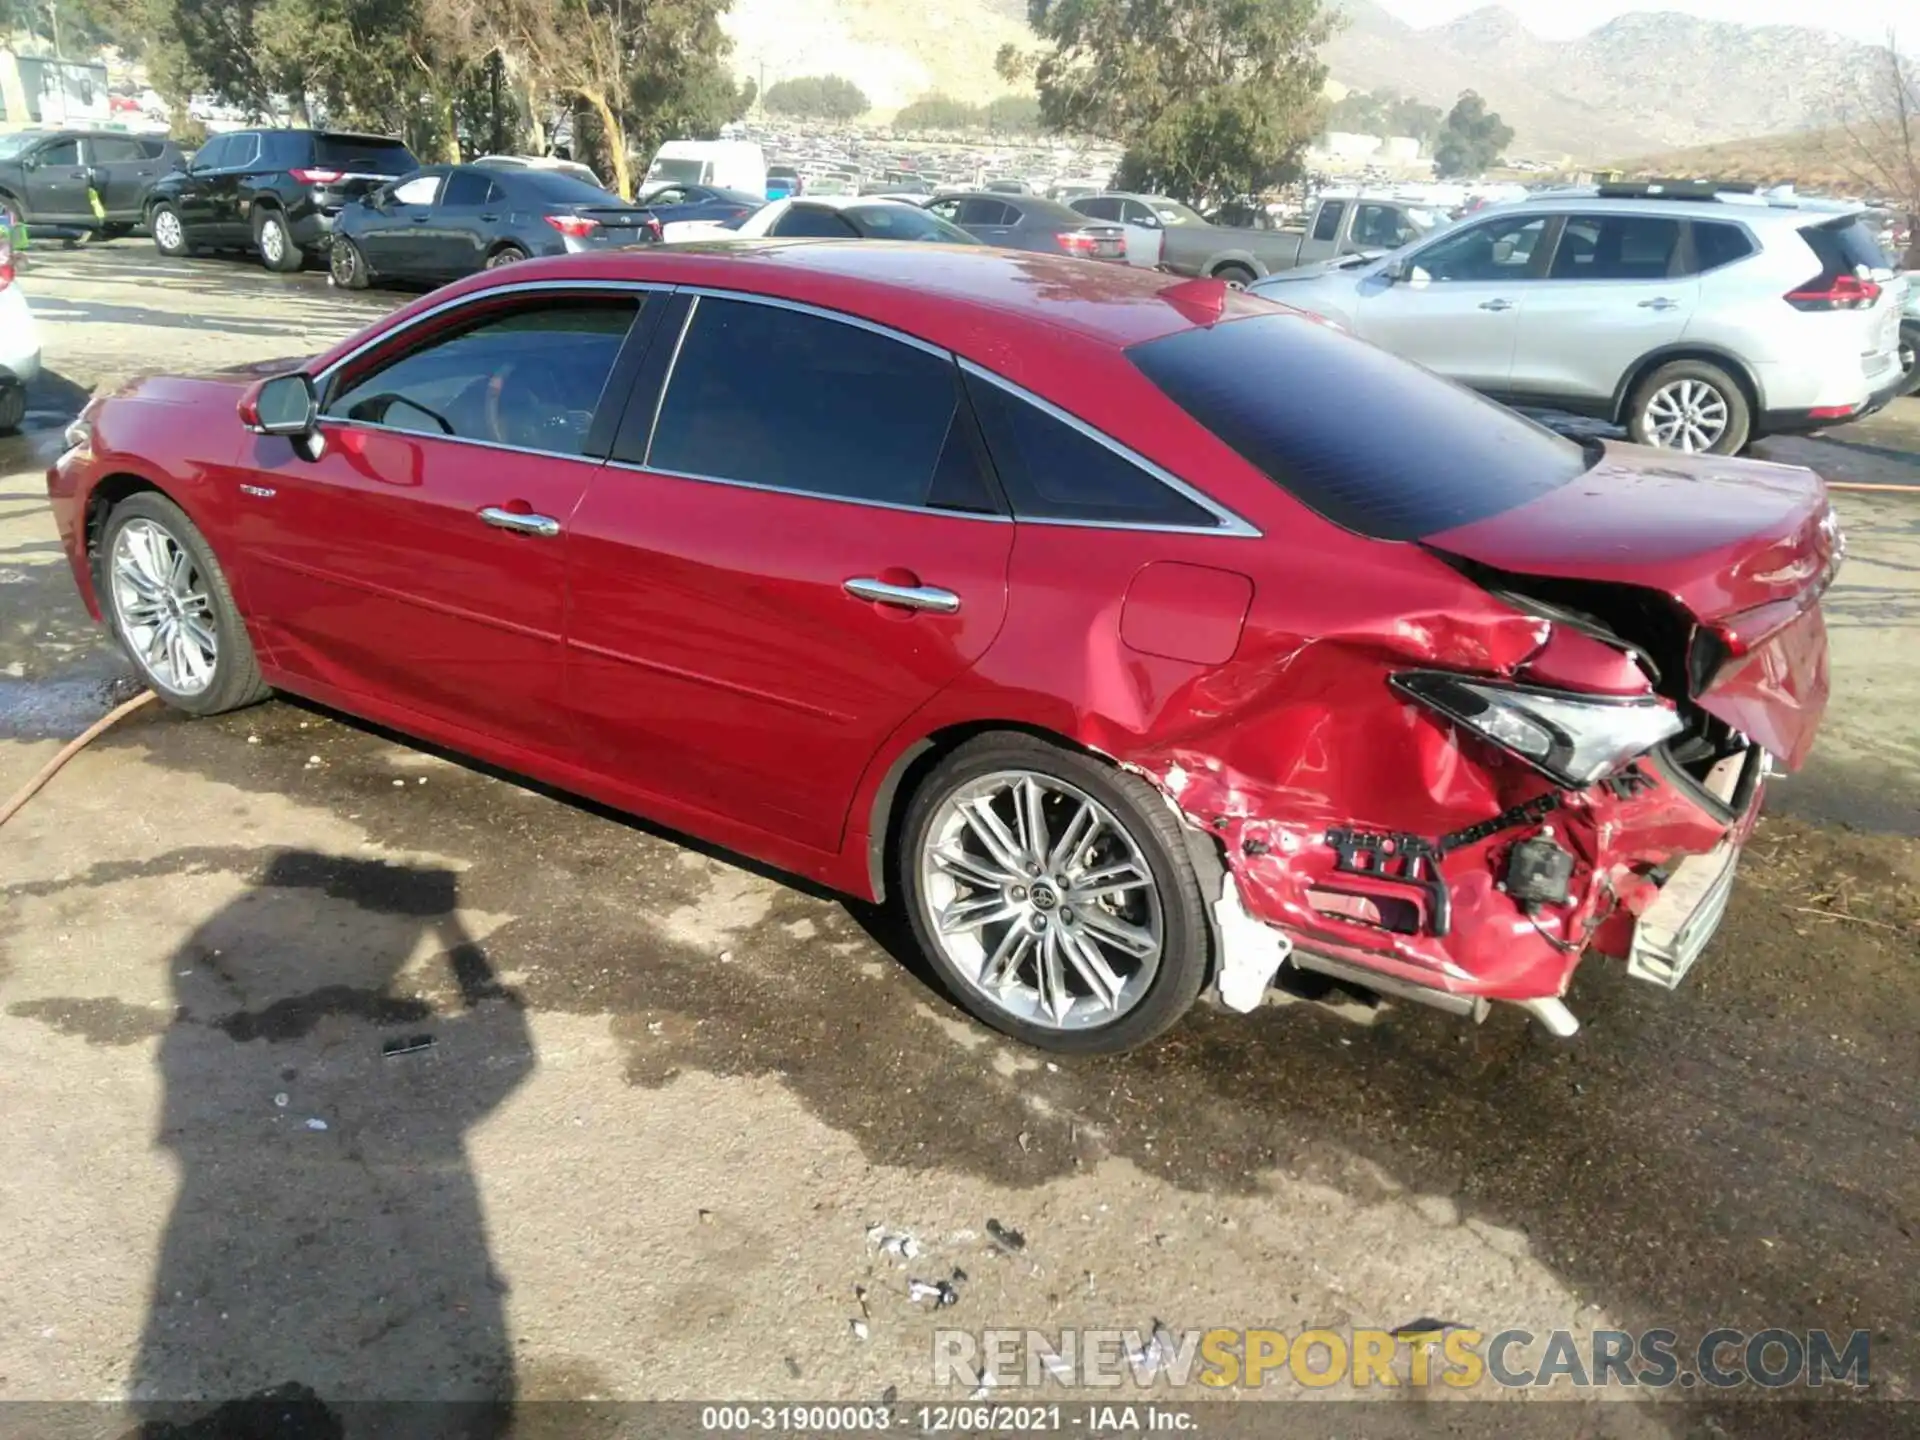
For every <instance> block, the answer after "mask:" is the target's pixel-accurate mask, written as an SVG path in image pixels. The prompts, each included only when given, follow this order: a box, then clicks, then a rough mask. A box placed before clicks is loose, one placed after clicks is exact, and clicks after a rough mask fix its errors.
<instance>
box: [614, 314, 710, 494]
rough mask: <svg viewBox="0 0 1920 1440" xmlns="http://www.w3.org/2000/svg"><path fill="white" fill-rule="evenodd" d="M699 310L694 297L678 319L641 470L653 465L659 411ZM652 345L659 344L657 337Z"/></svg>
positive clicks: (648, 432)
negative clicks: (677, 326)
mask: <svg viewBox="0 0 1920 1440" xmlns="http://www.w3.org/2000/svg"><path fill="white" fill-rule="evenodd" d="M699 310H700V297H699V296H698V295H695V296H693V297H692V298H691V299H689V300H688V302H687V313H686V314H684V315H682V316H681V317H680V333H679V334H678V335H675V336H674V337H673V354H671V355H669V356H668V357H667V368H666V372H665V373H664V374H663V375H661V377H660V388H659V389H658V390H656V391H654V393H653V415H652V416H651V417H650V418H649V419H648V421H647V443H646V444H645V445H644V446H643V447H641V451H640V468H642V469H645V468H647V467H648V466H649V465H651V464H652V463H653V437H654V436H655V435H656V434H658V433H659V431H660V411H661V409H662V408H663V407H665V405H666V403H667V391H668V389H670V388H671V387H672V385H673V372H674V371H676V370H678V369H679V368H680V347H681V346H682V345H685V344H686V343H687V331H689V330H691V329H692V328H693V317H694V316H695V315H696V314H697V313H699ZM654 343H655V344H656V345H657V344H658V343H659V338H658V337H657V336H656V337H655V340H654ZM629 403H631V401H629Z"/></svg>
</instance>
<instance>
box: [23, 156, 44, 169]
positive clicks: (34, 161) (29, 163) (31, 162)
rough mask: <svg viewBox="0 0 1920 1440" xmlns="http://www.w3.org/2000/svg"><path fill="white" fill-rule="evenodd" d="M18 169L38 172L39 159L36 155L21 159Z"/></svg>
mask: <svg viewBox="0 0 1920 1440" xmlns="http://www.w3.org/2000/svg"><path fill="white" fill-rule="evenodd" d="M20 168H21V169H22V170H38V169H39V168H40V157H39V156H38V155H28V156H25V157H23V158H22V159H21V161H20Z"/></svg>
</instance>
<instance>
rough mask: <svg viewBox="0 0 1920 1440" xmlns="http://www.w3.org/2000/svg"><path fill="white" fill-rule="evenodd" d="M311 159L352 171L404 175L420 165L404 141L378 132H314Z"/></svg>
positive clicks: (365, 173) (338, 168) (329, 167)
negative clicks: (329, 133) (359, 133)
mask: <svg viewBox="0 0 1920 1440" xmlns="http://www.w3.org/2000/svg"><path fill="white" fill-rule="evenodd" d="M313 163H314V164H316V165H324V166H326V167H327V168H328V169H330V170H345V171H346V172H347V173H348V174H351V175H405V174H407V173H408V172H409V171H413V170H418V169H419V168H420V162H419V161H418V160H416V159H414V158H413V152H412V151H411V150H409V149H407V147H406V146H405V145H402V144H401V143H400V142H399V141H398V140H385V139H382V138H381V137H379V136H378V135H316V136H314V137H313Z"/></svg>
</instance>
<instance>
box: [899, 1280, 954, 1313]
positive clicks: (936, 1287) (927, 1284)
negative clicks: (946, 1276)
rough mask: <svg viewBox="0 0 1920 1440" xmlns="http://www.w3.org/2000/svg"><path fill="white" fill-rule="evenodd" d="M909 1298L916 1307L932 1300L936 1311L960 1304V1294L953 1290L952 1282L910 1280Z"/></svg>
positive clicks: (908, 1283)
mask: <svg viewBox="0 0 1920 1440" xmlns="http://www.w3.org/2000/svg"><path fill="white" fill-rule="evenodd" d="M907 1298H908V1299H909V1300H911V1301H913V1303H914V1304H916V1305H921V1304H925V1303H926V1302H927V1301H929V1300H931V1301H932V1302H933V1308H934V1309H936V1310H944V1309H946V1308H947V1306H949V1305H955V1304H958V1303H959V1301H960V1292H959V1291H958V1290H956V1289H954V1288H953V1282H952V1281H950V1280H909V1281H907Z"/></svg>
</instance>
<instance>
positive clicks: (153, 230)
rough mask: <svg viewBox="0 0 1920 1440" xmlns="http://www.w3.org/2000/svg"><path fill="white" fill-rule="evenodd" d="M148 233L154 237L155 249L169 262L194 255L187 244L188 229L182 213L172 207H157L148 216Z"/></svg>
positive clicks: (191, 248)
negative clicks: (181, 216) (181, 217)
mask: <svg viewBox="0 0 1920 1440" xmlns="http://www.w3.org/2000/svg"><path fill="white" fill-rule="evenodd" d="M147 233H148V234H149V235H151V236H153V248H154V249H155V250H158V251H159V252H160V253H161V254H162V255H164V256H166V257H167V258H168V259H169V260H180V259H184V258H185V257H186V256H187V255H189V254H190V253H192V250H193V247H192V246H191V245H189V244H188V243H187V227H186V225H185V223H184V222H182V220H181V219H180V212H179V211H178V210H176V209H174V208H173V206H171V205H156V206H154V207H153V211H152V213H151V214H149V215H148V216H147Z"/></svg>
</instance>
